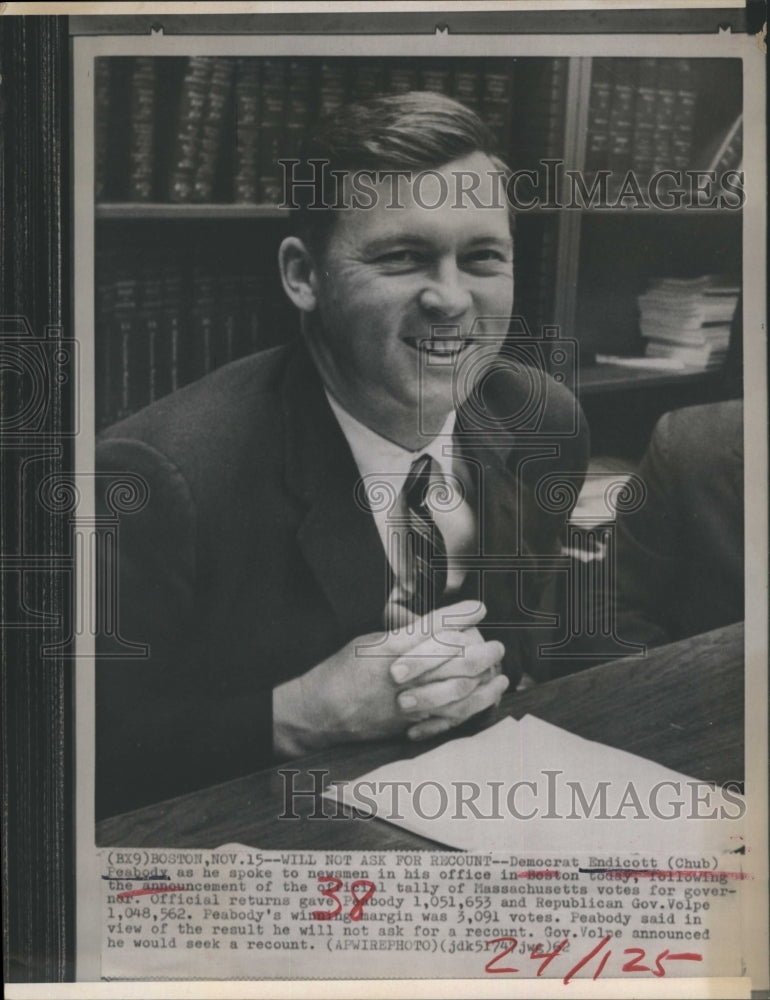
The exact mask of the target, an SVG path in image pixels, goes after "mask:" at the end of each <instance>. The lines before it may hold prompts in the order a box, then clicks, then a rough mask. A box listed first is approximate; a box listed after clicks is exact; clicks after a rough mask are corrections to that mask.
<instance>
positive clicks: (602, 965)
mask: <svg viewBox="0 0 770 1000" xmlns="http://www.w3.org/2000/svg"><path fill="white" fill-rule="evenodd" d="M611 954H612V952H611V951H608V952H607V954H606V955H605V956H604V958H603V959H602V960H601V962H599V968H598V969H597V970H596V972H595V973H594V979H598V978H599V976H600V975H601V974H602V970H603V969H604V966H605V965H606V964H607V962H609V960H610V955H611Z"/></svg>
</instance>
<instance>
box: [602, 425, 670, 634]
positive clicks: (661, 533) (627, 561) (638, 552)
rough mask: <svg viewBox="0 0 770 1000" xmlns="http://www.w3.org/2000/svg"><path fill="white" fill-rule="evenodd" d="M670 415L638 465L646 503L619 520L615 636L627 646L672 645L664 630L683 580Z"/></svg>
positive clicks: (656, 429)
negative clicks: (678, 586)
mask: <svg viewBox="0 0 770 1000" xmlns="http://www.w3.org/2000/svg"><path fill="white" fill-rule="evenodd" d="M671 429H672V414H670V413H667V414H665V415H664V416H663V417H661V419H660V420H659V421H658V423H657V425H656V427H655V431H654V433H653V435H652V439H651V441H650V444H649V445H648V448H647V451H646V452H645V455H644V458H643V459H642V462H641V465H640V466H639V476H640V478H641V480H642V482H643V483H644V484H645V490H646V495H645V499H644V503H643V504H642V505H641V506H640V508H639V509H638V510H636V511H634V512H633V513H628V514H624V515H619V517H618V556H617V562H618V567H619V573H618V590H617V631H618V635H619V636H620V638H621V639H624V640H626V641H628V642H639V643H644V644H646V645H648V646H659V645H661V644H663V643H666V642H669V641H671V638H672V637H671V635H670V634H669V632H668V630H667V626H666V621H667V619H668V617H669V615H670V609H671V607H672V606H674V605H675V604H676V600H675V594H674V588H676V587H677V585H678V584H679V581H680V579H681V566H682V559H683V552H682V538H683V525H682V524H681V523H680V510H679V505H678V504H677V503H676V502H675V501H674V500H673V497H674V496H676V495H677V491H678V486H677V484H678V481H679V476H680V472H679V470H680V468H681V467H682V466H683V465H686V462H687V457H686V456H685V455H683V454H680V455H677V454H676V448H675V442H674V441H673V438H672V434H671Z"/></svg>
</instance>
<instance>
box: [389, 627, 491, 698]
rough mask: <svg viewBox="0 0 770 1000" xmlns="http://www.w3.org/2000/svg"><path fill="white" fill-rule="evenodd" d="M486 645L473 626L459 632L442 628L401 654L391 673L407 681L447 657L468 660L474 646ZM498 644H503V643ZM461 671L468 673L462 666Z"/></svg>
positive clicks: (397, 682) (404, 682)
mask: <svg viewBox="0 0 770 1000" xmlns="http://www.w3.org/2000/svg"><path fill="white" fill-rule="evenodd" d="M482 645H484V640H483V639H482V637H481V635H480V634H479V632H478V630H477V629H476V628H473V627H471V628H469V629H467V630H466V631H464V632H459V631H457V630H456V629H442V630H441V631H440V632H437V633H436V634H435V635H432V636H430V637H429V638H427V639H425V640H424V641H423V642H421V643H419V645H417V646H415V647H414V648H413V649H410V650H409V651H408V652H406V653H404V654H403V656H399V658H398V659H397V660H395V661H394V662H393V663H392V664H391V667H390V676H391V677H392V678H393V680H394V681H395V682H396V684H406V683H407V682H408V681H409V682H411V681H413V680H414V679H415V678H417V677H420V676H421V675H422V674H426V673H428V672H429V671H430V670H435V669H436V667H440V666H441V664H442V663H445V662H446V661H447V660H451V659H453V658H455V657H456V658H458V659H459V660H464V659H465V658H466V657H467V656H468V653H469V652H470V650H472V649H473V648H474V647H478V646H482ZM497 645H498V646H499V645H500V643H497ZM501 648H502V647H501ZM501 655H502V654H501ZM456 672H457V671H456ZM459 672H460V673H466V671H464V670H462V669H461V670H460V671H459Z"/></svg>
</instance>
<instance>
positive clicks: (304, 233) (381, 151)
mask: <svg viewBox="0 0 770 1000" xmlns="http://www.w3.org/2000/svg"><path fill="white" fill-rule="evenodd" d="M477 152H480V153H485V154H486V155H487V156H488V157H489V158H490V160H491V161H492V163H493V165H494V168H495V169H496V170H500V171H502V172H503V173H504V174H505V175H506V176H507V175H508V174H510V170H509V168H508V167H507V165H506V164H505V163H504V162H503V161H502V160H501V159H500V157H499V156H498V153H497V142H496V140H495V137H494V135H493V133H492V132H491V131H490V129H489V128H488V127H487V126H486V125H485V124H484V122H483V121H482V120H481V118H479V116H478V115H477V114H476V113H475V112H474V111H471V109H470V108H467V107H465V105H464V104H460V103H459V102H458V101H454V100H452V98H450V97H445V96H444V95H443V94H437V93H434V92H432V91H411V92H409V93H405V94H390V95H386V96H381V97H374V98H371V99H370V100H367V101H362V102H360V103H358V102H357V103H351V104H347V105H345V106H344V107H342V108H339V109H337V110H335V111H333V112H331V113H330V114H327V115H325V116H324V117H322V118H321V119H320V120H319V122H318V124H317V125H316V126H315V128H313V129H312V130H311V131H310V132H309V133H308V134H307V135H306V136H305V138H304V140H303V142H302V146H301V149H300V154H299V158H300V163H299V165H296V166H295V168H294V173H293V177H294V178H295V179H296V180H297V181H299V180H302V179H307V178H310V177H314V178H316V180H317V179H318V178H319V175H320V176H321V177H322V178H323V184H324V191H325V192H326V193H327V200H329V201H330V202H331V203H332V204H333V200H334V197H335V192H336V191H337V184H338V179H339V177H340V174H342V173H345V174H347V173H352V172H355V171H373V172H378V171H396V170H414V171H422V170H435V169H438V168H440V167H443V166H445V165H446V164H447V163H450V162H451V161H452V160H457V159H460V158H461V157H464V156H469V155H470V154H471V153H477ZM335 173H336V176H335ZM287 176H292V173H291V171H290V170H289V171H288V172H287ZM285 195H286V200H287V201H288V202H289V203H292V201H293V203H294V204H295V205H297V206H299V207H298V208H297V210H296V218H295V220H294V224H295V226H296V231H297V234H298V235H299V236H300V237H301V238H302V239H303V240H304V241H305V243H306V244H307V245H308V247H309V248H310V249H312V250H314V251H317V252H322V251H323V249H324V247H325V245H326V241H327V239H328V237H329V234H330V232H331V229H332V227H333V225H334V220H335V218H336V213H335V211H334V210H333V209H323V208H319V207H315V208H311V207H310V205H311V204H312V203H313V202H314V200H315V199H316V194H315V193H314V191H313V190H312V189H311V188H310V187H309V186H307V185H297V187H296V188H292V189H291V190H290V189H289V186H288V183H287V190H286V192H285ZM316 204H317V201H316ZM511 228H513V218H512V216H511Z"/></svg>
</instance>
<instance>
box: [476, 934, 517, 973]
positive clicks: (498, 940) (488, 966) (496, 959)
mask: <svg viewBox="0 0 770 1000" xmlns="http://www.w3.org/2000/svg"><path fill="white" fill-rule="evenodd" d="M502 941H510V942H511V943H510V944H509V945H508V947H507V948H506V949H505V950H504V951H501V952H500V954H499V955H493V956H492V958H490V960H489V961H488V962H487V964H486V965H485V966H484V971H485V972H492V973H494V972H518V971H519V970H518V969H514V968H513V966H510V965H508V966H506V967H505V968H504V969H495V968H493V966H494V965H495V963H496V962H499V961H501V960H502V959H504V958H505V956H506V955H510V953H511V952H512V951H513V949H514V948H515V947H516V945H517V944H518V943H519V942H518V941H517V940H516V938H512V937H499V938H492V939H491V940H490V941H487V947H489V946H490V945H491V944H500V943H501V942H502Z"/></svg>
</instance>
